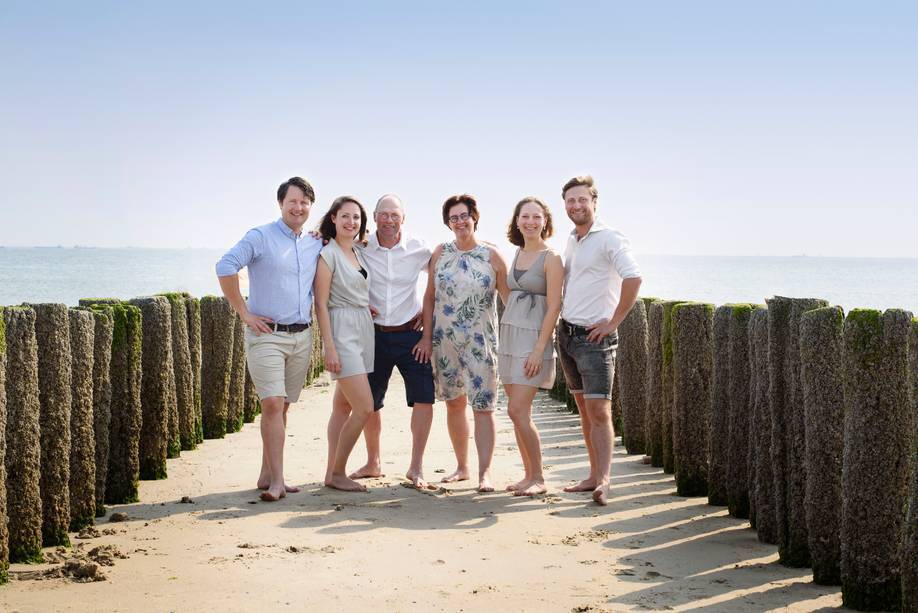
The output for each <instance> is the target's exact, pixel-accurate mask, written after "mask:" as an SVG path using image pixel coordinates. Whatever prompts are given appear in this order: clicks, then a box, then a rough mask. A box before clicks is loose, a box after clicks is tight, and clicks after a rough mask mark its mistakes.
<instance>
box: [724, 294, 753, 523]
mask: <svg viewBox="0 0 918 613" xmlns="http://www.w3.org/2000/svg"><path fill="white" fill-rule="evenodd" d="M730 306H731V309H730V413H729V419H728V424H727V437H728V446H727V508H728V509H729V511H730V515H732V516H734V517H739V518H742V519H748V518H749V474H748V471H749V469H748V466H747V462H748V459H749V421H750V417H749V392H750V383H751V370H750V368H749V321H750V319H751V317H752V312H753V311H754V310H755V308H756V307H755V305H752V304H734V305H730Z"/></svg>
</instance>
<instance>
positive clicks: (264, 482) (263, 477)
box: [257, 402, 300, 494]
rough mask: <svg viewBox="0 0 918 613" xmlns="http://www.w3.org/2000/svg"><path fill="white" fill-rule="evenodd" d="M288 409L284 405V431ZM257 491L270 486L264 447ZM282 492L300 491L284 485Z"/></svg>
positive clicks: (294, 487) (287, 403)
mask: <svg viewBox="0 0 918 613" xmlns="http://www.w3.org/2000/svg"><path fill="white" fill-rule="evenodd" d="M289 408H290V403H289V402H285V403H284V431H286V430H287V409H289ZM257 485H258V489H260V490H266V489H268V486H269V485H271V471H270V470H269V469H268V450H267V449H266V448H265V446H264V445H262V447H261V472H259V474H258V484H257ZM284 490H285V491H286V492H287V493H288V494H289V493H296V492H298V491H300V488H298V487H296V486H295V485H287V484H286V483H285V484H284Z"/></svg>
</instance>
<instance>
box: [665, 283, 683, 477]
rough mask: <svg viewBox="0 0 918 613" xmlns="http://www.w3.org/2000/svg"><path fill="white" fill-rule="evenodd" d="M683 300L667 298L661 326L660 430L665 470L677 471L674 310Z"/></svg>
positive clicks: (670, 472)
mask: <svg viewBox="0 0 918 613" xmlns="http://www.w3.org/2000/svg"><path fill="white" fill-rule="evenodd" d="M681 302H683V301H681V300H666V301H664V302H662V305H663V325H662V326H661V328H660V349H661V355H662V359H661V362H662V371H661V375H660V387H661V388H662V390H663V392H662V397H663V406H662V409H663V410H662V413H661V415H662V419H661V422H660V423H661V427H660V432H661V436H662V438H663V472H665V473H669V474H672V473H674V472H675V470H676V468H675V464H674V459H675V458H674V456H673V336H672V311H673V307H674V306H676V305H677V304H680V303H681Z"/></svg>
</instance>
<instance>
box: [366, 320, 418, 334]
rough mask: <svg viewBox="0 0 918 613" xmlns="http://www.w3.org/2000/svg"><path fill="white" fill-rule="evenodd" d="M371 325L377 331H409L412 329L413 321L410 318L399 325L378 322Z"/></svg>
mask: <svg viewBox="0 0 918 613" xmlns="http://www.w3.org/2000/svg"><path fill="white" fill-rule="evenodd" d="M373 327H374V328H375V329H376V331H377V332H410V331H411V330H414V322H413V320H412V321H409V322H407V323H404V324H401V325H400V326H383V325H380V324H373Z"/></svg>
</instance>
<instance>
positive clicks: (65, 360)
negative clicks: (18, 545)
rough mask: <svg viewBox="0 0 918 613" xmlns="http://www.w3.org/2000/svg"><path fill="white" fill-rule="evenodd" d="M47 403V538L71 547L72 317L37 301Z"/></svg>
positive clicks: (42, 399) (41, 384) (41, 389)
mask: <svg viewBox="0 0 918 613" xmlns="http://www.w3.org/2000/svg"><path fill="white" fill-rule="evenodd" d="M29 306H31V307H32V309H33V310H34V311H35V339H36V340H37V341H38V401H39V404H40V405H41V418H40V419H41V515H42V524H41V538H42V544H43V545H44V546H45V547H53V546H58V545H63V546H65V547H69V546H70V538H69V537H68V536H67V530H68V528H69V527H70V400H71V395H70V392H71V383H70V382H71V373H70V318H69V316H68V314H67V305H64V304H33V305H29Z"/></svg>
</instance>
